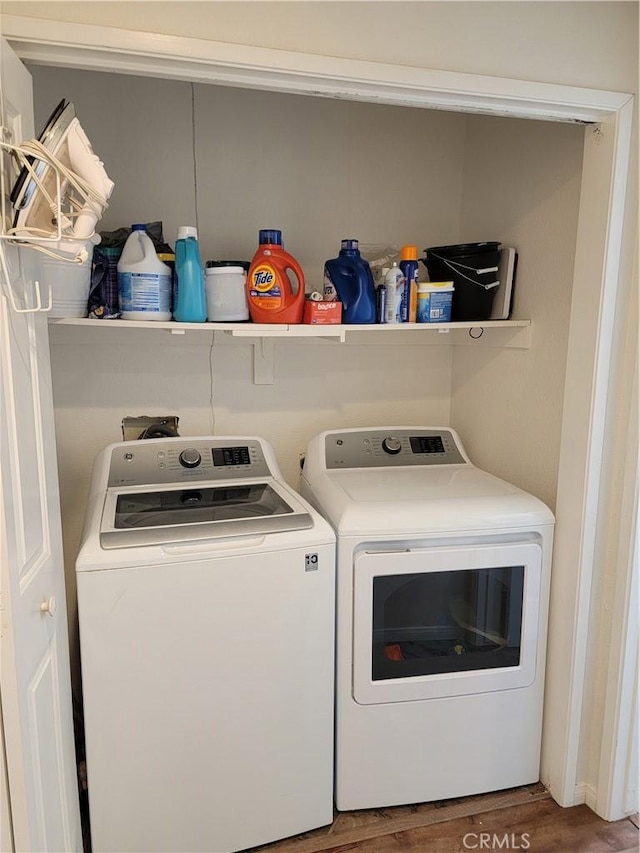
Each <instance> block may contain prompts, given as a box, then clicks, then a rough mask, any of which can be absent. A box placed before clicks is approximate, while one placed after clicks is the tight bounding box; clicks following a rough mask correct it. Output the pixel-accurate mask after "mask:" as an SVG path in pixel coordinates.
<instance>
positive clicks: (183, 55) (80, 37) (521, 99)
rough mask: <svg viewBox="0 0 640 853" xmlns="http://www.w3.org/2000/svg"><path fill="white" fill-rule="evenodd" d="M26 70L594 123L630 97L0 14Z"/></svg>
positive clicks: (6, 35)
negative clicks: (51, 68) (35, 66)
mask: <svg viewBox="0 0 640 853" xmlns="http://www.w3.org/2000/svg"><path fill="white" fill-rule="evenodd" d="M2 26H3V33H4V37H5V38H6V39H7V40H8V41H9V42H10V43H11V46H12V47H13V49H14V50H15V51H16V53H17V54H18V56H19V57H20V58H21V59H23V60H25V61H28V62H34V63H39V64H43V65H58V66H64V67H65V68H82V69H84V70H92V71H109V72H119V73H125V74H136V75H142V76H146V77H165V78H167V77H168V78H171V79H174V80H188V81H190V82H200V83H218V84H222V85H226V86H239V87H244V88H251V89H264V90H269V91H275V92H287V93H297V94H306V95H316V96H320V97H330V98H344V99H346V100H360V101H370V102H375V103H383V104H395V105H399V106H413V107H428V108H430V109H444V110H455V111H457V112H461V111H468V112H482V113H496V114H500V115H509V116H518V117H520V118H538V119H550V120H554V121H584V122H598V121H601V120H602V119H604V118H605V116H607V115H608V114H609V113H611V112H615V111H617V110H619V109H620V108H621V107H622V106H623V104H624V103H625V102H626V101H628V100H629V98H630V97H631V96H630V95H625V94H621V93H617V92H606V91H595V90H591V89H582V88H579V87H575V86H557V85H553V84H548V83H531V82H528V81H524V80H507V79H503V78H501V77H487V76H478V75H474V74H461V73H457V72H450V71H435V70H429V69H422V68H415V67H410V66H404V65H402V66H401V65H389V64H385V63H378V62H365V61H362V60H356V59H340V58H337V57H328V56H319V55H316V54H309V53H297V52H295V51H288V50H274V49H272V48H261V47H254V46H249V45H237V44H229V43H225V42H218V41H208V40H205V39H194V38H184V37H180V36H169V35H161V34H159V33H150V32H133V31H131V30H124V29H118V28H115V27H100V26H94V25H91V24H77V23H76V24H70V23H65V22H61V21H49V20H43V19H40V18H24V17H20V16H15V15H5V16H3V19H2Z"/></svg>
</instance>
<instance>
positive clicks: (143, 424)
mask: <svg viewBox="0 0 640 853" xmlns="http://www.w3.org/2000/svg"><path fill="white" fill-rule="evenodd" d="M153 426H156V427H162V428H163V429H168V430H171V431H172V432H173V434H174V435H179V432H178V418H177V417H176V416H175V415H156V416H153V417H152V416H151V415H138V417H137V418H133V417H126V418H123V419H122V437H123V439H124V440H125V441H135V440H136V439H138V438H144V437H145V436H144V432H145V430H148V429H149V427H153ZM150 432H152V430H150Z"/></svg>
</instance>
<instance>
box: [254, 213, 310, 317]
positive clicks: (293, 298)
mask: <svg viewBox="0 0 640 853" xmlns="http://www.w3.org/2000/svg"><path fill="white" fill-rule="evenodd" d="M258 242H259V243H260V245H259V246H258V251H257V252H256V253H255V255H254V256H253V260H252V261H251V266H250V267H249V274H248V275H247V301H248V303H249V313H250V315H251V319H252V320H253V322H254V323H301V322H302V311H303V308H304V273H303V272H302V267H301V266H300V264H299V263H298V262H297V261H296V259H295V258H294V257H293V256H292V255H290V254H289V253H288V252H285V250H284V247H283V245H282V231H276V230H274V229H268V230H264V231H259V232H258ZM289 272H292V273H293V275H294V276H295V279H296V282H297V286H296V289H295V292H294V290H293V287H292V282H291V279H290V278H289Z"/></svg>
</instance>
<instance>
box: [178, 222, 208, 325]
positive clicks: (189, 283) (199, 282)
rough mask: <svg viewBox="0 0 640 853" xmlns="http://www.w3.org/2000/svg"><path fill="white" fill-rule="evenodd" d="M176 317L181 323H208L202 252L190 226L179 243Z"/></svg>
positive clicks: (180, 231) (181, 232)
mask: <svg viewBox="0 0 640 853" xmlns="http://www.w3.org/2000/svg"><path fill="white" fill-rule="evenodd" d="M173 318H174V320H177V321H178V322H179V323H204V322H205V321H206V319H207V296H206V291H205V287H204V270H203V268H202V261H201V260H200V250H199V249H198V232H197V230H196V229H195V228H192V227H191V226H188V225H183V226H181V227H180V228H178V239H177V240H176V304H175V306H174V309H173Z"/></svg>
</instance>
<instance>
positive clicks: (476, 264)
mask: <svg viewBox="0 0 640 853" xmlns="http://www.w3.org/2000/svg"><path fill="white" fill-rule="evenodd" d="M500 246H501V244H500V243H462V244H460V245H459V246H434V247H432V248H430V249H425V250H424V251H425V253H426V258H422V262H423V263H424V264H425V266H426V267H427V270H428V272H429V278H430V280H431V281H452V282H453V283H454V286H455V289H454V291H453V302H452V305H451V319H452V320H453V321H456V320H488V319H489V317H491V309H492V307H493V299H494V296H495V295H496V290H497V289H498V285H499V284H500V282H499V280H498V260H499V257H500Z"/></svg>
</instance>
